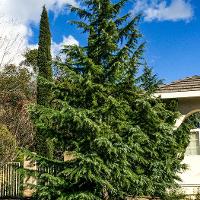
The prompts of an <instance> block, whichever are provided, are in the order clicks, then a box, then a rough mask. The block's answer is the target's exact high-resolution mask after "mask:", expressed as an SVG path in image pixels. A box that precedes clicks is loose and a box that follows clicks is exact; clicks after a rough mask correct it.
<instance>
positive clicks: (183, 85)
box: [156, 76, 200, 93]
mask: <svg viewBox="0 0 200 200" xmlns="http://www.w3.org/2000/svg"><path fill="white" fill-rule="evenodd" d="M191 91H200V76H192V77H186V78H185V79H182V80H178V81H174V82H172V83H170V84H167V85H161V86H160V87H159V89H158V91H156V93H172V92H191Z"/></svg>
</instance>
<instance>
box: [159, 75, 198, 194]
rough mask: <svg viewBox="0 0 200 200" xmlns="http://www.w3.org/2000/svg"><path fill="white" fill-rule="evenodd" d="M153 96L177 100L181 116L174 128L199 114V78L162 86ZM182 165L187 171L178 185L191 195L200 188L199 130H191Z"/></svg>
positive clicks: (190, 78) (188, 78)
mask: <svg viewBox="0 0 200 200" xmlns="http://www.w3.org/2000/svg"><path fill="white" fill-rule="evenodd" d="M155 96H157V97H158V96H159V97H161V98H162V99H177V101H178V110H179V112H180V113H181V116H180V117H179V118H178V119H177V121H176V124H175V128H178V127H179V126H180V125H181V124H182V123H183V121H184V120H185V119H186V118H187V117H189V116H190V115H192V114H193V113H196V112H200V76H192V77H187V78H185V79H183V80H178V81H175V82H172V83H170V84H167V85H162V86H161V87H160V88H159V90H158V91H157V92H156V94H155ZM183 163H186V164H187V165H188V170H186V171H185V172H184V173H183V174H181V175H180V177H181V179H182V182H180V185H181V186H182V188H183V190H184V191H185V193H187V194H193V193H194V192H195V191H197V189H198V188H200V128H197V129H193V130H191V134H190V144H189V145H188V147H187V150H186V153H185V158H184V160H183Z"/></svg>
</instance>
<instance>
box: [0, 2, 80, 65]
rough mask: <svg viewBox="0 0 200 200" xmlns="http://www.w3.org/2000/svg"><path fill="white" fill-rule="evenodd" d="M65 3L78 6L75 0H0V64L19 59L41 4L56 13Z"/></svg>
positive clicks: (18, 60)
mask: <svg viewBox="0 0 200 200" xmlns="http://www.w3.org/2000/svg"><path fill="white" fill-rule="evenodd" d="M67 3H69V4H72V5H74V6H79V4H78V1H77V0H14V1H13V0H0V65H1V66H2V65H3V64H7V63H16V64H18V63H19V62H20V61H21V59H22V58H23V57H22V56H21V54H22V53H23V52H24V50H25V49H26V48H27V47H28V46H29V44H28V38H29V37H30V36H31V35H32V31H31V29H30V24H31V23H36V24H38V23H39V20H40V15H41V11H42V6H43V5H46V7H47V9H48V10H51V11H53V12H54V13H55V14H58V13H59V12H62V11H63V9H64V8H65V5H66V4H67Z"/></svg>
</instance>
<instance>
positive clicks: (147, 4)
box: [132, 0, 194, 21]
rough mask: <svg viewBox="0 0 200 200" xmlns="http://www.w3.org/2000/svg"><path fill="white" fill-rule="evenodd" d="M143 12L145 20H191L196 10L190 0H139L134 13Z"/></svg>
mask: <svg viewBox="0 0 200 200" xmlns="http://www.w3.org/2000/svg"><path fill="white" fill-rule="evenodd" d="M138 13H142V14H143V16H144V20H145V21H153V20H158V21H165V20H167V21H179V20H184V21H189V20H191V19H192V17H193V14H194V11H193V7H192V5H191V3H190V1H189V0H171V1H170V2H167V1H166V0H163V1H159V0H153V1H149V0H137V1H136V4H135V6H134V8H133V10H132V14H133V15H135V14H138Z"/></svg>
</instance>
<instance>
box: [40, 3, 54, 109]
mask: <svg viewBox="0 0 200 200" xmlns="http://www.w3.org/2000/svg"><path fill="white" fill-rule="evenodd" d="M51 64H52V58H51V32H50V28H49V20H48V13H47V10H46V8H45V6H44V7H43V11H42V15H41V20H40V35H39V43H38V58H37V67H38V87H37V103H38V104H40V105H45V104H46V103H47V102H48V99H49V96H50V90H49V89H48V87H46V86H45V84H44V82H45V79H46V81H51V80H52V67H51Z"/></svg>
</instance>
